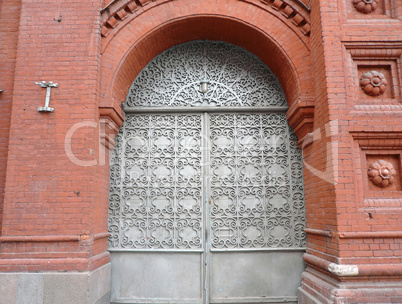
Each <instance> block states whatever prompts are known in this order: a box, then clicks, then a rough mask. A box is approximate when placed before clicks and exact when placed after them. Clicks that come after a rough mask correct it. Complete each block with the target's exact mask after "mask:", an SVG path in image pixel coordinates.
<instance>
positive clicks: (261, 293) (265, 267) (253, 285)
mask: <svg viewBox="0 0 402 304" xmlns="http://www.w3.org/2000/svg"><path fill="white" fill-rule="evenodd" d="M302 255H303V252H289V251H288V252H286V251H285V252H280V251H279V252H277V251H263V252H219V253H213V254H212V257H211V262H210V263H211V280H210V303H283V302H286V303H289V302H297V288H298V287H299V286H300V274H301V273H302V272H303V270H304V262H303V258H302Z"/></svg>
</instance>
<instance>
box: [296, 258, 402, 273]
mask: <svg viewBox="0 0 402 304" xmlns="http://www.w3.org/2000/svg"><path fill="white" fill-rule="evenodd" d="M303 259H304V261H305V262H306V264H307V265H308V266H312V267H314V268H318V269H320V270H323V271H324V272H326V273H329V274H332V275H335V276H337V277H381V276H384V275H385V276H388V277H393V276H395V277H399V276H400V275H402V264H358V265H351V264H337V263H333V262H330V261H328V260H326V259H323V258H320V257H317V256H315V255H312V254H309V253H305V254H304V255H303Z"/></svg>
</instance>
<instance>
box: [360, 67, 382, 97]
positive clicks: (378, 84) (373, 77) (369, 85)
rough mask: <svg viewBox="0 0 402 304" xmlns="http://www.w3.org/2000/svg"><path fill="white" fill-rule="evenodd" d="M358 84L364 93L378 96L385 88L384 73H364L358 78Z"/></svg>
mask: <svg viewBox="0 0 402 304" xmlns="http://www.w3.org/2000/svg"><path fill="white" fill-rule="evenodd" d="M360 86H361V88H362V89H363V91H364V93H366V94H367V95H370V96H374V97H376V96H378V95H381V94H383V93H384V92H385V89H386V88H387V80H386V79H385V77H384V74H382V73H379V72H377V71H370V72H366V73H364V74H363V75H362V76H361V78H360Z"/></svg>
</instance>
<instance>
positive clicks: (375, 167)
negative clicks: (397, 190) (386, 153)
mask: <svg viewBox="0 0 402 304" xmlns="http://www.w3.org/2000/svg"><path fill="white" fill-rule="evenodd" d="M395 175H396V171H395V169H394V166H393V165H392V164H391V163H390V162H387V161H385V160H382V159H380V160H378V161H376V162H374V163H372V164H371V165H370V167H369V169H368V176H369V178H370V180H371V182H372V183H373V184H374V185H376V186H378V187H381V188H386V187H388V186H390V185H392V184H393V183H394V182H395Z"/></svg>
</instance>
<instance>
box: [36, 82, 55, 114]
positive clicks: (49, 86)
mask: <svg viewBox="0 0 402 304" xmlns="http://www.w3.org/2000/svg"><path fill="white" fill-rule="evenodd" d="M35 84H38V85H40V86H41V87H42V88H46V100H45V106H44V107H40V108H38V112H54V109H53V108H51V107H49V103H50V91H51V90H52V88H57V87H58V86H59V84H58V83H53V82H51V81H49V82H46V81H41V82H35Z"/></svg>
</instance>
